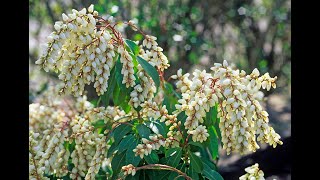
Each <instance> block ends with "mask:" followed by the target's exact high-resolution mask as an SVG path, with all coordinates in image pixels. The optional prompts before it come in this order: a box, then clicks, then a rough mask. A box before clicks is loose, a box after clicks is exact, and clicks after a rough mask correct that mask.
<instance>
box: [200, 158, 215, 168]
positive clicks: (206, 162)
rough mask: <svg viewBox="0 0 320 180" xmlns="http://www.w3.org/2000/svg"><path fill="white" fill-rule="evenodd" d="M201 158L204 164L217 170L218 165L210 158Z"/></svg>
mask: <svg viewBox="0 0 320 180" xmlns="http://www.w3.org/2000/svg"><path fill="white" fill-rule="evenodd" d="M200 159H201V161H202V162H203V166H205V165H207V166H209V168H210V169H213V170H215V171H217V166H216V165H215V164H214V163H213V162H212V161H210V160H209V158H206V157H201V158H200Z"/></svg>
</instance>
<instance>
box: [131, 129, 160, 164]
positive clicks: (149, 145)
mask: <svg viewBox="0 0 320 180" xmlns="http://www.w3.org/2000/svg"><path fill="white" fill-rule="evenodd" d="M149 139H150V140H148V139H146V138H142V142H143V144H138V145H137V147H136V148H135V149H133V152H135V153H136V156H138V155H139V156H140V158H141V159H142V158H143V156H144V155H146V156H147V155H149V154H151V151H152V150H158V149H159V148H160V146H164V145H165V141H166V139H165V138H164V137H162V135H161V134H159V135H154V136H149Z"/></svg>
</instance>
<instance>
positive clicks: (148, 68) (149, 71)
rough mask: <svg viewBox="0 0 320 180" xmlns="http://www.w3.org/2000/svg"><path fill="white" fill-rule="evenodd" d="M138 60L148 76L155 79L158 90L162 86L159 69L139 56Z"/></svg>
mask: <svg viewBox="0 0 320 180" xmlns="http://www.w3.org/2000/svg"><path fill="white" fill-rule="evenodd" d="M137 60H138V62H139V64H140V65H141V66H142V68H143V69H144V70H145V71H146V72H147V74H148V75H149V76H150V77H151V78H152V79H153V81H154V83H155V84H156V87H157V89H158V88H159V86H160V78H159V74H158V71H157V69H156V68H155V67H153V66H152V65H151V64H149V63H148V62H147V61H146V60H144V59H143V58H142V57H140V56H138V58H137Z"/></svg>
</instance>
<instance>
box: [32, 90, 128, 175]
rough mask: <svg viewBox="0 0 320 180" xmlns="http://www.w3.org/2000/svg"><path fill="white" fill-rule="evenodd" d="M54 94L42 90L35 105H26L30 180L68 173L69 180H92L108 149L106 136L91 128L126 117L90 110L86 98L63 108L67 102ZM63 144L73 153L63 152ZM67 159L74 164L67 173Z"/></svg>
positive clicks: (107, 109)
mask: <svg viewBox="0 0 320 180" xmlns="http://www.w3.org/2000/svg"><path fill="white" fill-rule="evenodd" d="M54 92H55V91H53V90H52V89H48V90H46V91H45V92H44V93H43V95H42V96H40V97H38V98H37V99H36V101H37V102H38V103H33V104H30V105H29V111H30V113H29V127H30V138H29V139H30V144H29V165H30V173H29V176H30V179H32V178H36V179H39V178H42V179H45V178H46V177H44V175H45V174H52V173H54V174H55V176H56V177H64V176H66V175H67V174H68V173H70V178H71V179H81V178H82V177H84V178H85V179H94V177H95V175H96V174H97V173H98V171H99V169H100V166H101V165H102V162H103V160H104V157H105V153H106V151H107V148H108V146H107V144H106V136H104V135H103V134H98V133H97V131H96V130H95V128H94V126H93V125H92V124H93V123H94V122H96V121H97V120H99V119H103V120H104V121H105V122H110V123H111V124H112V123H113V122H116V121H120V120H119V119H121V118H122V117H124V116H126V115H127V114H126V113H125V112H124V111H122V110H120V109H119V107H110V106H108V107H97V108H94V107H93V105H92V104H91V103H90V102H88V101H87V97H86V96H83V97H81V98H80V97H79V98H77V99H76V101H75V102H71V103H70V104H65V103H66V102H65V101H67V100H66V99H63V98H61V97H59V96H56V95H54ZM55 93H57V92H55ZM39 102H41V104H40V103H39ZM69 105H70V107H69ZM128 117H130V116H128ZM125 120H126V119H125V118H122V119H121V121H125ZM66 143H67V144H69V146H74V150H73V151H70V149H67V148H66V146H65V144H66ZM72 144H74V145H72ZM69 158H71V159H72V163H73V164H74V167H73V169H72V170H71V171H70V170H69V169H68V160H69Z"/></svg>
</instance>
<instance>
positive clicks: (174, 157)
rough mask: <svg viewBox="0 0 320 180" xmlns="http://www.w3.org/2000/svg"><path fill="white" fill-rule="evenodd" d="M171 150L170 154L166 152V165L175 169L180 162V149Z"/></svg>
mask: <svg viewBox="0 0 320 180" xmlns="http://www.w3.org/2000/svg"><path fill="white" fill-rule="evenodd" d="M172 149H174V151H173V152H172V153H167V152H166V157H168V161H167V164H168V165H169V166H172V167H177V166H178V164H179V162H180V160H181V154H182V148H180V147H179V148H172ZM172 149H170V150H172Z"/></svg>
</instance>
